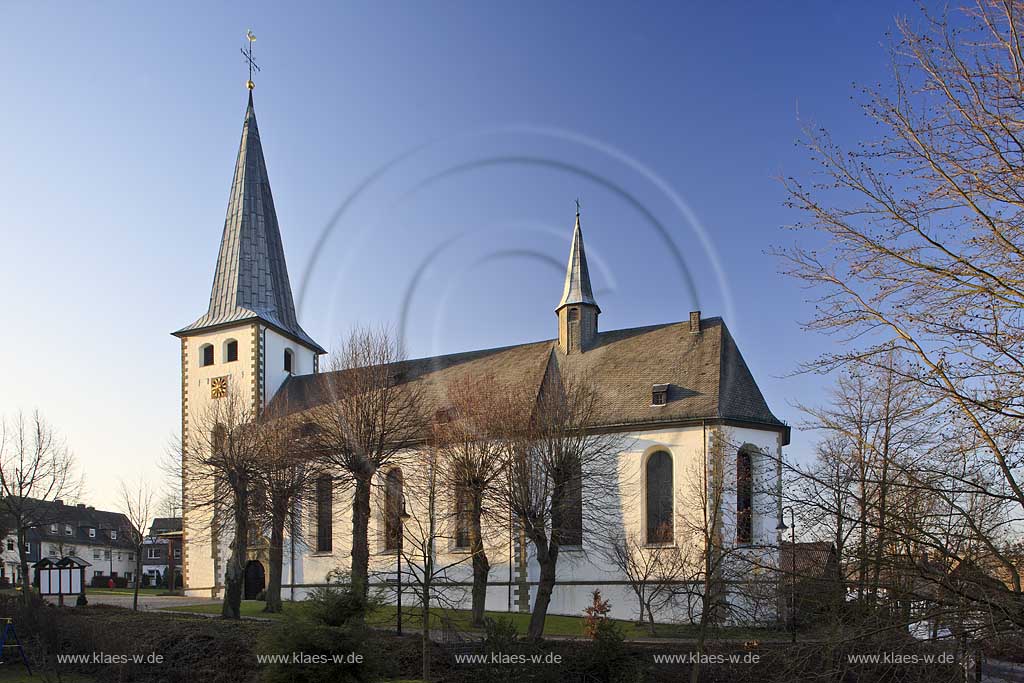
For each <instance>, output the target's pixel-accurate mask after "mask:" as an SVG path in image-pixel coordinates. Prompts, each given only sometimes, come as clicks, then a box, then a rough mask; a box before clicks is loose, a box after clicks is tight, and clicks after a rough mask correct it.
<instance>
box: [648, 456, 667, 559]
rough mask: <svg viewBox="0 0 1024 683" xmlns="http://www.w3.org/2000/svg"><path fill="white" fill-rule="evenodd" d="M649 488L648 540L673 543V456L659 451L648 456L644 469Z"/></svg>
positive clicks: (650, 541) (649, 541)
mask: <svg viewBox="0 0 1024 683" xmlns="http://www.w3.org/2000/svg"><path fill="white" fill-rule="evenodd" d="M644 475H645V476H644V479H645V484H646V488H647V499H646V502H647V542H648V543H671V542H672V540H673V538H674V533H673V528H672V503H673V500H672V498H673V496H672V489H673V484H672V456H671V455H669V454H668V453H667V452H666V451H657V452H655V453H653V454H651V457H649V458H647V465H646V467H645V471H644Z"/></svg>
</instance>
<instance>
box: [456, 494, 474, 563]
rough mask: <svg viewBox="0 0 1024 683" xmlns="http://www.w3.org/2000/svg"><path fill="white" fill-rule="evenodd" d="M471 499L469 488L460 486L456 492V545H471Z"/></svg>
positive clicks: (461, 546)
mask: <svg viewBox="0 0 1024 683" xmlns="http://www.w3.org/2000/svg"><path fill="white" fill-rule="evenodd" d="M471 518H472V509H471V501H470V499H469V490H468V489H466V488H465V487H463V486H460V487H459V490H458V492H457V493H456V494H455V547H456V548H468V547H469V525H470V523H471V521H472V519H471Z"/></svg>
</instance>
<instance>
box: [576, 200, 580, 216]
mask: <svg viewBox="0 0 1024 683" xmlns="http://www.w3.org/2000/svg"><path fill="white" fill-rule="evenodd" d="M579 216H580V198H579V197H577V198H576V217H577V218H579Z"/></svg>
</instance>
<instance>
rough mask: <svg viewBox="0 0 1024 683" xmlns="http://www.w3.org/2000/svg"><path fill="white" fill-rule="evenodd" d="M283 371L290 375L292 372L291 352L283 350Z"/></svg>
mask: <svg viewBox="0 0 1024 683" xmlns="http://www.w3.org/2000/svg"><path fill="white" fill-rule="evenodd" d="M284 371H285V372H287V373H289V374H291V371H292V350H291V349H285V350H284Z"/></svg>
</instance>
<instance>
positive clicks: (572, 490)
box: [551, 462, 583, 545]
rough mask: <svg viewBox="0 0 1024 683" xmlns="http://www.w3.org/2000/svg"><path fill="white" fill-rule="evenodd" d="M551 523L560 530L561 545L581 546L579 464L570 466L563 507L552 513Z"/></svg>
mask: <svg viewBox="0 0 1024 683" xmlns="http://www.w3.org/2000/svg"><path fill="white" fill-rule="evenodd" d="M556 513H557V518H556ZM551 521H552V522H553V523H557V524H558V527H559V529H561V536H560V538H559V543H560V544H561V545H583V472H582V469H581V468H580V464H579V462H576V463H574V464H573V465H570V475H569V476H568V477H567V478H566V482H565V497H564V499H563V505H562V506H561V509H560V510H553V511H552V519H551Z"/></svg>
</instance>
